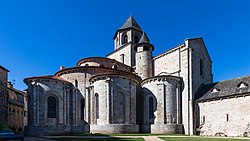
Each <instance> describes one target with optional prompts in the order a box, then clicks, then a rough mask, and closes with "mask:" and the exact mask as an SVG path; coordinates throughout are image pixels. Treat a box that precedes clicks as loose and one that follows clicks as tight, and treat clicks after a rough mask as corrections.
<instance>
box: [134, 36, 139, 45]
mask: <svg viewBox="0 0 250 141" xmlns="http://www.w3.org/2000/svg"><path fill="white" fill-rule="evenodd" d="M134 40H135V43H136V44H137V43H138V42H139V37H138V36H137V35H135V37H134Z"/></svg>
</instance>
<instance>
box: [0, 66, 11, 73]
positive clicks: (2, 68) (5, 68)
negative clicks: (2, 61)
mask: <svg viewBox="0 0 250 141" xmlns="http://www.w3.org/2000/svg"><path fill="white" fill-rule="evenodd" d="M0 68H1V69H3V70H5V71H7V72H10V71H9V70H7V69H6V68H5V67H3V66H1V65H0Z"/></svg>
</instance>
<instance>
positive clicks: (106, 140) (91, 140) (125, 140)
mask: <svg viewBox="0 0 250 141" xmlns="http://www.w3.org/2000/svg"><path fill="white" fill-rule="evenodd" d="M53 140H56V141H69V140H70V141H100V140H102V141H144V139H143V138H115V137H109V138H107V137H106V138H100V137H99V138H53Z"/></svg>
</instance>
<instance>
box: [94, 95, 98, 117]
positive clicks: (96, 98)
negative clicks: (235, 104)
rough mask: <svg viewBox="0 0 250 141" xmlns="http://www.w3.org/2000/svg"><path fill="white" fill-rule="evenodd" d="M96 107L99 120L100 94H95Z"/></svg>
mask: <svg viewBox="0 0 250 141" xmlns="http://www.w3.org/2000/svg"><path fill="white" fill-rule="evenodd" d="M95 107H96V111H95V113H96V119H99V95H98V93H96V94H95Z"/></svg>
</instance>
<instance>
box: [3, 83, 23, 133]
mask: <svg viewBox="0 0 250 141" xmlns="http://www.w3.org/2000/svg"><path fill="white" fill-rule="evenodd" d="M25 106H27V94H26V93H25V92H22V91H19V90H17V89H15V88H13V85H12V84H11V83H10V82H8V119H7V121H8V125H9V127H10V128H11V129H12V130H14V131H15V132H23V130H24V126H26V125H27V107H25Z"/></svg>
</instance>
